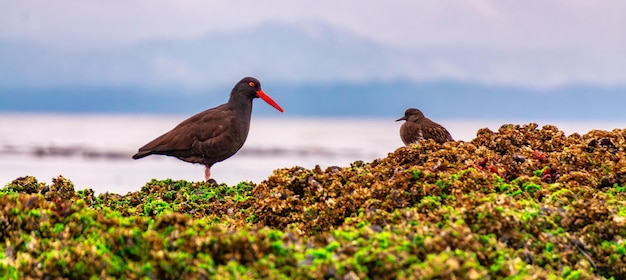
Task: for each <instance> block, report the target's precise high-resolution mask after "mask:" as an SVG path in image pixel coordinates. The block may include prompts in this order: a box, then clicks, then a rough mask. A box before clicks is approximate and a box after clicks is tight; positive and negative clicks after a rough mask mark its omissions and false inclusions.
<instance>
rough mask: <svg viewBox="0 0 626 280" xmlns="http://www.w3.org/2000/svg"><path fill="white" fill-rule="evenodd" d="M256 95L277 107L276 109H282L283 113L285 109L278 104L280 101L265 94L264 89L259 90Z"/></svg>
mask: <svg viewBox="0 0 626 280" xmlns="http://www.w3.org/2000/svg"><path fill="white" fill-rule="evenodd" d="M256 95H257V96H258V97H259V98H261V99H263V101H265V102H267V104H270V105H272V107H274V108H276V110H278V111H280V112H281V113H282V112H284V111H285V110H283V108H281V107H280V105H278V103H276V101H274V100H272V99H271V98H270V97H269V96H267V94H265V92H263V90H257V91H256Z"/></svg>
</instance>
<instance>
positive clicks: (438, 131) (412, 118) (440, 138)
mask: <svg viewBox="0 0 626 280" xmlns="http://www.w3.org/2000/svg"><path fill="white" fill-rule="evenodd" d="M402 120H404V121H406V122H405V123H403V124H402V126H401V127H400V138H402V142H404V144H405V145H407V146H408V145H410V144H412V143H416V142H418V141H420V140H424V139H433V140H435V142H437V143H440V144H441V143H444V142H447V141H454V139H452V135H450V132H448V130H446V129H445V128H444V127H443V126H441V125H440V124H438V123H436V122H433V121H431V120H430V119H429V118H427V117H424V114H423V113H422V111H420V110H418V109H415V108H409V109H406V111H405V112H404V117H402V118H399V119H397V120H396V121H402Z"/></svg>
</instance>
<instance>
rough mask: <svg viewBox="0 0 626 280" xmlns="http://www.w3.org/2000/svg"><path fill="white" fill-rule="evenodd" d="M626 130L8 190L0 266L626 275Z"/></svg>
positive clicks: (326, 274)
mask: <svg viewBox="0 0 626 280" xmlns="http://www.w3.org/2000/svg"><path fill="white" fill-rule="evenodd" d="M625 137H626V130H622V129H615V130H613V131H597V130H594V131H590V132H589V133H587V134H584V135H582V136H581V135H579V134H572V135H569V136H568V135H565V134H564V133H563V132H562V131H560V130H558V129H557V128H556V127H554V126H550V125H547V126H544V127H542V128H539V127H538V126H537V125H536V124H527V125H523V126H520V125H512V124H507V125H503V126H502V127H500V129H499V130H498V131H497V132H494V131H491V130H489V129H481V130H479V131H478V133H477V136H476V138H475V139H473V140H472V141H469V142H464V141H456V142H447V143H444V144H437V143H435V142H434V141H432V140H427V141H421V142H420V143H419V144H414V145H411V146H408V147H401V148H398V149H397V150H396V151H394V152H392V153H390V154H389V155H388V156H387V157H385V158H381V159H376V160H374V161H372V162H371V163H365V162H362V161H356V162H354V163H353V164H351V165H350V166H346V167H336V166H332V167H328V168H326V169H322V168H320V167H319V166H316V167H315V168H313V169H306V168H302V167H292V168H284V169H278V170H275V171H274V173H273V174H272V175H271V176H270V177H268V178H267V180H265V181H263V182H260V183H258V184H255V183H252V182H242V183H239V184H238V185H236V186H227V185H225V184H221V185H215V184H208V183H203V182H186V181H173V180H169V179H168V180H162V181H157V180H153V181H151V182H148V183H147V184H146V185H145V186H144V187H143V188H142V189H141V190H140V191H138V192H132V193H128V194H126V195H118V194H109V193H105V194H99V195H95V194H94V193H93V191H91V190H81V191H77V192H75V191H74V188H73V185H72V184H71V182H69V181H68V180H67V179H65V178H63V177H61V176H59V177H58V178H55V179H53V183H52V185H50V186H47V185H45V184H44V183H40V182H38V181H37V180H36V179H35V178H33V177H23V178H18V179H16V180H14V181H13V182H11V183H9V184H8V185H7V186H6V187H5V189H4V190H2V192H1V194H0V205H2V207H3V208H2V211H1V212H0V239H2V240H3V241H4V242H3V243H2V244H3V245H1V246H3V247H2V248H0V249H1V250H2V251H3V252H5V254H4V258H0V259H1V262H0V274H3V275H9V276H10V277H14V278H22V277H34V278H41V277H43V276H44V275H46V276H48V275H49V276H52V277H65V278H85V277H88V276H92V275H99V276H101V277H104V278H106V277H112V278H120V277H122V278H139V277H149V278H158V279H181V278H190V279H202V278H214V277H217V278H219V277H225V278H226V277H227V278H297V279H301V278H313V279H320V278H326V279H329V278H334V279H365V278H374V279H410V278H444V279H449V278H463V279H485V278H496V279H497V278H505V277H508V276H513V275H519V276H522V277H523V276H524V275H532V276H533V277H536V278H540V279H548V278H566V279H593V278H610V277H614V278H615V279H621V278H625V277H626V244H625V241H624V238H623V236H626V157H625V153H626V139H625Z"/></svg>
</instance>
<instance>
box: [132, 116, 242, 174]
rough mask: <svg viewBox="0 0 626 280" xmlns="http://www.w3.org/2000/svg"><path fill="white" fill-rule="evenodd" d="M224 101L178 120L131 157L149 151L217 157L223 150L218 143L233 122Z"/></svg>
mask: <svg viewBox="0 0 626 280" xmlns="http://www.w3.org/2000/svg"><path fill="white" fill-rule="evenodd" d="M223 106H224V105H221V106H219V107H216V108H213V109H209V110H206V111H203V112H200V113H198V114H196V115H194V116H191V117H189V118H188V119H186V120H184V121H183V122H181V123H180V124H179V125H177V126H176V127H174V129H172V130H170V131H169V132H167V133H165V134H163V135H161V136H159V137H157V138H156V139H154V140H152V141H151V142H150V143H148V144H146V145H144V146H143V147H141V148H139V152H138V153H137V154H135V155H134V156H133V158H134V159H138V158H142V157H145V156H148V155H151V154H159V155H168V156H174V157H178V158H180V159H182V160H186V161H190V162H197V163H204V164H206V163H205V162H203V158H216V159H219V158H220V157H221V156H224V155H222V154H223V153H224V154H228V153H229V152H230V151H224V150H222V149H220V148H219V147H224V146H228V145H219V144H220V143H224V142H228V141H229V140H230V139H228V138H231V136H229V135H228V133H224V132H226V130H227V127H229V126H231V125H232V123H233V119H234V115H233V114H229V113H228V110H226V108H225V107H223Z"/></svg>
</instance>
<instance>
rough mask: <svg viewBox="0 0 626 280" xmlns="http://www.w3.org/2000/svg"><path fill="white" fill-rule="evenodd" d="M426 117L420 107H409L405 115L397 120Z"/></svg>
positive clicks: (413, 119)
mask: <svg viewBox="0 0 626 280" xmlns="http://www.w3.org/2000/svg"><path fill="white" fill-rule="evenodd" d="M423 118H424V113H422V111H420V110H419V109H415V108H409V109H406V111H404V117H402V118H399V119H397V120H396V121H410V122H414V121H418V120H421V119H423Z"/></svg>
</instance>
